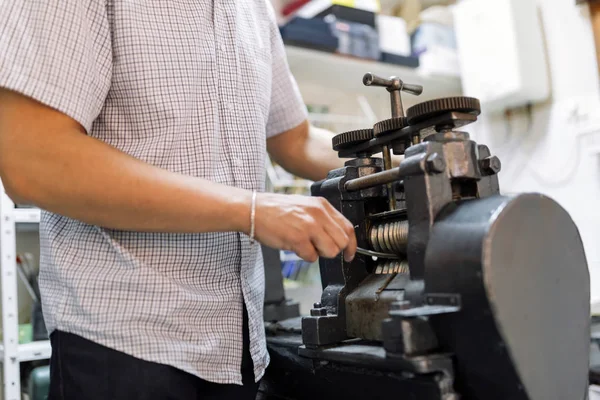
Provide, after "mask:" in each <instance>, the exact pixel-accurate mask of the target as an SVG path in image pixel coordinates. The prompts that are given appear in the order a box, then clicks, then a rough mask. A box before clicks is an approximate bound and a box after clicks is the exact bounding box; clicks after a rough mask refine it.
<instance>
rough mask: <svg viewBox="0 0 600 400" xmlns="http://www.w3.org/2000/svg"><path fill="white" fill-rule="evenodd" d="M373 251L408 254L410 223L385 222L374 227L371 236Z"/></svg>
mask: <svg viewBox="0 0 600 400" xmlns="http://www.w3.org/2000/svg"><path fill="white" fill-rule="evenodd" d="M369 242H370V245H371V247H372V248H373V250H375V251H378V252H382V253H394V254H398V253H403V254H404V253H406V244H407V243H408V221H395V222H385V223H381V224H378V225H373V227H371V231H370V234H369Z"/></svg>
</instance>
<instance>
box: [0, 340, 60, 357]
mask: <svg viewBox="0 0 600 400" xmlns="http://www.w3.org/2000/svg"><path fill="white" fill-rule="evenodd" d="M51 353H52V347H51V346H50V341H49V340H40V341H37V342H30V343H25V344H20V345H19V362H25V361H34V360H47V359H49V358H50V354H51ZM3 358H4V348H3V347H2V345H0V361H1V360H2V359H3Z"/></svg>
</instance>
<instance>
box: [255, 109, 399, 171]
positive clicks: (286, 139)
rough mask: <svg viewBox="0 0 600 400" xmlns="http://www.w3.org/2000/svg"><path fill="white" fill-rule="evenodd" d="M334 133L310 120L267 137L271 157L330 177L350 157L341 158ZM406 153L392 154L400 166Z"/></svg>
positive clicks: (296, 168) (285, 165)
mask: <svg viewBox="0 0 600 400" xmlns="http://www.w3.org/2000/svg"><path fill="white" fill-rule="evenodd" d="M333 136H334V134H333V133H332V132H330V131H328V130H326V129H321V128H317V127H314V126H311V125H310V124H309V123H308V121H305V122H304V123H302V124H300V125H299V126H297V127H295V128H293V129H291V130H289V131H287V132H284V133H282V134H280V135H278V136H275V137H273V138H271V139H269V140H268V142H267V145H268V149H269V153H270V154H271V157H273V159H274V160H275V161H276V162H277V163H279V165H281V166H282V167H283V168H285V169H286V170H287V171H288V172H291V173H292V174H294V175H296V176H299V177H301V178H305V179H310V180H313V181H317V180H320V179H324V178H326V177H327V173H328V172H329V171H331V170H332V169H336V168H340V167H343V166H344V163H345V162H346V161H347V160H348V159H344V158H339V157H338V154H337V151H334V150H333V148H332V145H331V139H332V138H333ZM402 160H403V156H396V155H392V164H393V165H394V166H398V165H399V164H400V162H401V161H402Z"/></svg>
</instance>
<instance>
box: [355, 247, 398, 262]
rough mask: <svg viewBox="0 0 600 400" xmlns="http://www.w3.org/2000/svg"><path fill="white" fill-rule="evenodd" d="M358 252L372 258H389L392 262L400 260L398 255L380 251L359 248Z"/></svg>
mask: <svg viewBox="0 0 600 400" xmlns="http://www.w3.org/2000/svg"><path fill="white" fill-rule="evenodd" d="M356 252H357V253H358V254H362V255H363V256H371V257H377V258H389V259H391V260H397V259H399V258H400V257H399V256H397V255H396V254H391V253H380V252H378V251H372V250H367V249H363V248H361V247H357V248H356Z"/></svg>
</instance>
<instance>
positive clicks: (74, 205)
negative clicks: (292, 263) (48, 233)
mask: <svg viewBox="0 0 600 400" xmlns="http://www.w3.org/2000/svg"><path fill="white" fill-rule="evenodd" d="M0 177H1V178H2V182H3V185H4V187H5V189H6V192H7V193H8V194H9V196H11V197H12V198H13V199H14V200H15V201H16V202H18V203H28V204H34V205H36V206H39V207H40V208H43V209H45V210H49V211H51V212H54V213H57V214H61V215H65V216H67V217H70V218H74V219H77V220H80V221H83V222H85V223H88V224H92V225H98V226H103V227H107V228H113V229H123V230H132V231H154V232H215V231H240V232H245V233H247V232H249V230H250V204H251V192H249V191H247V190H243V189H239V188H234V187H229V186H225V185H222V184H218V183H215V182H211V181H208V180H205V179H200V178H195V177H190V176H185V175H181V174H176V173H173V172H169V171H166V170H163V169H160V168H157V167H155V166H152V165H150V164H147V163H144V162H142V161H140V160H138V159H135V158H134V157H131V156H129V155H127V154H125V153H123V152H121V151H119V150H117V149H115V148H113V147H111V146H109V145H107V144H106V143H103V142H101V141H99V140H96V139H94V138H92V137H90V136H87V135H86V134H85V131H84V129H83V127H82V126H81V125H80V124H79V123H77V122H76V121H75V120H73V119H72V118H70V117H68V116H67V115H65V114H63V113H61V112H59V111H56V110H54V109H52V108H50V107H47V106H45V105H43V104H41V103H39V102H37V101H35V100H33V99H30V98H28V97H25V96H23V95H20V94H17V93H15V92H11V91H8V90H5V89H1V88H0ZM256 237H257V239H258V240H259V241H261V242H262V243H264V244H266V245H268V246H272V247H276V248H284V249H289V250H293V251H295V252H296V253H297V254H298V255H299V256H300V257H302V258H304V259H307V260H310V261H313V260H314V259H316V257H317V255H322V256H326V257H333V256H334V255H337V254H338V253H339V252H340V251H341V250H342V249H346V252H345V256H346V257H347V258H349V259H350V258H352V257H353V256H354V251H355V247H356V240H355V238H354V230H353V228H352V225H351V224H350V223H349V222H348V221H347V220H346V219H345V218H344V217H343V216H342V215H341V214H340V213H339V212H337V211H336V210H335V209H334V208H333V207H331V206H330V205H329V204H328V203H327V202H326V201H322V200H318V199H313V198H310V197H306V196H283V195H274V194H266V193H265V194H260V195H259V196H258V198H257V205H256Z"/></svg>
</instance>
